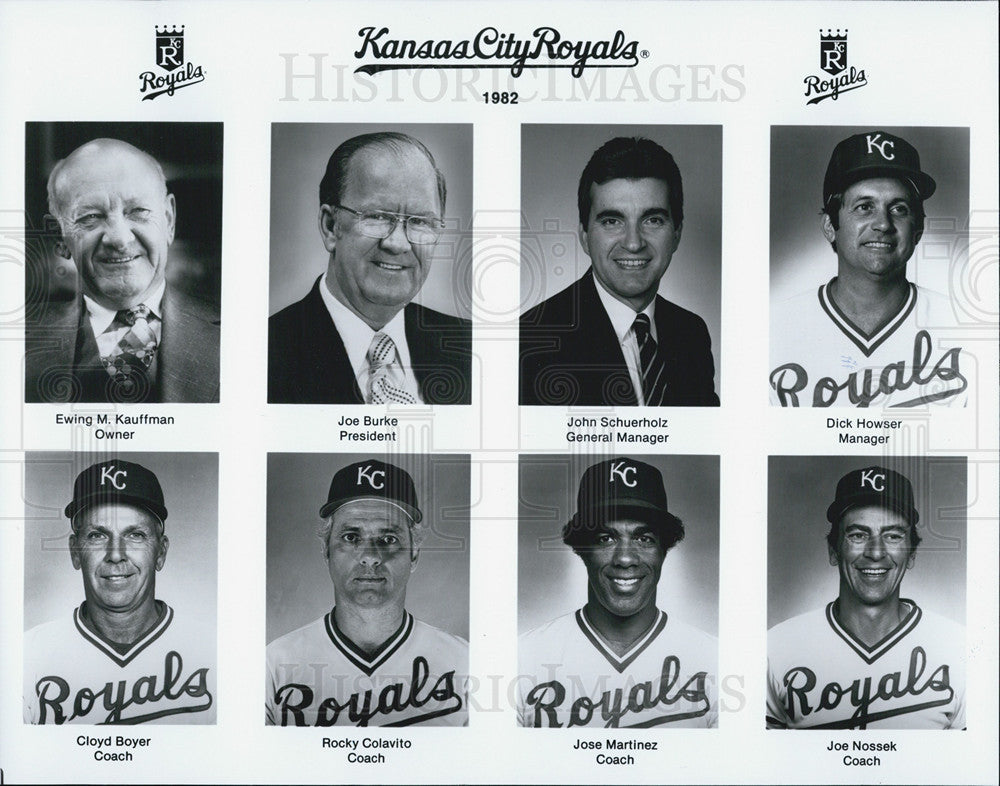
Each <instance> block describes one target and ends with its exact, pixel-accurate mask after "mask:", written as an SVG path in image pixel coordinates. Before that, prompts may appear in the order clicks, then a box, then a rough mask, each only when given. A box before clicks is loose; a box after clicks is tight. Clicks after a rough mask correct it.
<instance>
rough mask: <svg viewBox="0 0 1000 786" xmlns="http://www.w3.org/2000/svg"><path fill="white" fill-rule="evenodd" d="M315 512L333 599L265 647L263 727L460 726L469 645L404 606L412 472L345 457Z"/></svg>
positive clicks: (415, 512)
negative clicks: (318, 614)
mask: <svg viewBox="0 0 1000 786" xmlns="http://www.w3.org/2000/svg"><path fill="white" fill-rule="evenodd" d="M319 515H320V517H321V518H322V520H323V523H322V525H321V527H320V529H319V532H318V534H319V537H320V540H321V541H322V542H323V554H324V556H325V558H326V562H327V566H328V568H329V572H330V579H331V580H332V582H333V594H334V604H335V605H334V606H333V608H332V609H331V610H330V611H329V612H328V613H326V614H325V615H323V616H322V617H321V618H320V619H318V620H316V621H315V622H312V623H310V624H308V625H306V626H304V627H302V628H299V629H298V630H295V631H292V632H291V633H288V634H286V635H284V636H282V637H281V638H278V639H275V640H274V641H272V642H271V643H270V644H269V645H268V647H267V683H266V686H267V687H266V695H265V720H266V723H267V724H268V725H278V726H335V725H341V726H408V725H415V724H423V725H432V726H461V725H464V724H467V723H468V716H469V709H468V698H467V686H466V681H467V674H468V644H467V642H465V641H464V640H462V639H460V638H459V637H457V636H453V635H451V634H449V633H445V632H444V631H442V630H438V629H437V628H435V627H432V626H431V625H428V624H426V623H424V622H421V621H419V620H417V619H415V618H414V617H413V615H412V614H410V613H409V612H408V611H407V610H406V587H407V584H408V583H409V581H410V574H411V573H413V571H414V570H416V567H417V560H418V558H419V557H420V543H421V541H422V538H423V534H424V532H423V526H422V522H423V513H422V512H421V510H420V507H419V506H418V504H417V493H416V487H415V486H414V483H413V478H411V477H410V475H409V473H408V472H406V471H405V470H403V469H401V468H399V467H397V466H395V465H393V464H388V463H386V462H384V461H379V460H377V459H369V460H367V461H360V462H357V463H354V464H349V465H348V466H346V467H344V468H342V469H340V470H338V471H337V473H336V474H335V475H334V476H333V480H332V482H331V483H330V492H329V494H328V496H327V501H326V503H325V504H324V505H323V506H322V507H321V508H320V511H319Z"/></svg>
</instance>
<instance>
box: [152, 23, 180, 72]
mask: <svg viewBox="0 0 1000 786" xmlns="http://www.w3.org/2000/svg"><path fill="white" fill-rule="evenodd" d="M156 64H157V65H158V66H159V67H160V68H162V69H163V70H164V71H173V70H174V69H175V68H180V67H181V66H182V65H184V25H181V27H180V30H178V29H177V28H176V27H171V28H168V27H166V26H164V27H163V28H162V29H161V28H160V26H159V25H157V27H156Z"/></svg>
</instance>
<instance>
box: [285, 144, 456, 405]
mask: <svg viewBox="0 0 1000 786" xmlns="http://www.w3.org/2000/svg"><path fill="white" fill-rule="evenodd" d="M445 196H446V186H445V180H444V176H443V175H442V174H441V171H440V170H439V169H438V168H437V165H436V164H435V162H434V157H433V156H432V155H431V153H430V151H429V150H428V149H427V148H426V147H425V146H424V145H423V143H421V142H420V141H419V140H417V139H415V138H413V137H411V136H409V135H407V134H401V133H394V132H380V133H373V134H363V135H361V136H356V137H353V138H351V139H348V140H347V141H346V142H344V143H343V144H341V145H340V146H339V147H338V148H337V149H336V150H334V151H333V155H331V156H330V160H329V162H328V163H327V167H326V172H325V174H324V175H323V179H322V181H321V182H320V187H319V197H320V199H319V201H320V209H319V231H320V236H321V237H322V239H323V245H324V246H325V248H326V250H327V252H328V253H329V264H328V266H327V270H326V273H325V274H323V275H322V276H320V278H319V279H318V280H317V281H316V284H315V285H314V286H313V288H312V290H311V291H310V293H309V294H308V295H306V297H305V298H304V299H303V300H300V301H299V302H298V303H293V304H292V305H290V306H288V307H287V308H285V309H284V310H282V311H280V312H278V313H277V314H275V315H274V316H272V317H271V319H270V321H269V347H268V352H269V361H268V401H269V402H271V403H281V404H386V405H388V404H393V405H395V404H468V403H469V401H470V398H471V396H470V387H471V385H470V377H471V374H470V372H471V360H470V359H471V345H472V326H471V323H470V322H469V321H468V320H464V319H460V318H458V317H453V316H449V315H447V314H442V313H440V312H438V311H434V310H432V309H429V308H427V307H425V306H422V305H419V304H417V303H413V302H411V301H412V300H413V298H414V297H415V296H416V294H417V293H418V292H419V291H420V288H421V287H422V286H423V283H424V281H425V280H426V278H427V274H428V272H429V271H430V265H431V261H432V258H433V254H434V248H435V246H436V244H437V241H438V239H439V237H440V234H441V231H442V228H443V226H444V222H443V220H442V217H443V215H444V209H445Z"/></svg>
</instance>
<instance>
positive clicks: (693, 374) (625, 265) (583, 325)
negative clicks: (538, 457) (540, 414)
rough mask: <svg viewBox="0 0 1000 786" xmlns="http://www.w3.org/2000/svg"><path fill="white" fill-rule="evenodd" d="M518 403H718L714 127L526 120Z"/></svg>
mask: <svg viewBox="0 0 1000 786" xmlns="http://www.w3.org/2000/svg"><path fill="white" fill-rule="evenodd" d="M521 212H522V230H521V270H520V272H521V305H522V307H523V313H522V316H521V322H520V386H519V389H520V394H519V403H520V404H522V405H548V406H573V405H576V406H612V405H614V406H686V407H711V406H718V405H719V396H718V392H719V389H720V378H721V377H720V372H719V369H720V355H719V350H720V338H721V275H722V127H721V126H698V125H690V126H662V125H660V126H654V125H601V126H597V125H573V126H568V125H536V124H526V125H522V127H521Z"/></svg>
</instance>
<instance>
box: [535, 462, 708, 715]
mask: <svg viewBox="0 0 1000 786" xmlns="http://www.w3.org/2000/svg"><path fill="white" fill-rule="evenodd" d="M519 478H520V480H519V495H518V578H517V587H518V631H519V633H520V646H519V663H518V689H519V690H518V697H519V698H518V722H519V724H520V725H522V726H533V727H540V726H542V727H571V726H595V727H602V726H610V727H615V728H630V727H631V728H650V727H660V726H662V727H664V728H673V727H685V726H693V727H702V728H704V727H714V726H716V725H717V722H718V706H717V687H718V686H717V674H718V672H717V663H718V643H717V639H716V637H717V634H718V625H719V459H718V457H717V456H659V455H655V456H654V455H637V456H615V457H611V458H609V457H607V456H602V455H579V456H559V455H539V456H521V458H520V462H519ZM666 670H669V671H670V673H671V674H676V675H677V681H676V684H675V686H674V687H675V689H676V688H679V687H680V686H681V685H687V687H688V689H689V693H688V699H689V700H688V701H681V700H680V699H678V697H677V696H676V695H671V691H670V690H669V689H667V687H666V686H665V685H663V684H662V683H661V682H660V675H661V673H665V671H666ZM637 685H638V686H640V688H639V689H640V690H646V691H647V693H648V692H652V694H654V695H655V696H657V697H658V698H657V699H656V700H655V701H652V706H650V707H647V708H644V709H643V710H641V711H633V710H628V709H625V708H624V707H621V708H618V709H617V710H614V711H611V714H610V716H608V715H603V716H602V712H603V711H602V710H599V709H595V708H597V707H598V706H599V705H600V704H601V702H602V701H604V700H605V699H606V698H607V695H606V694H607V692H608V691H611V692H613V691H615V690H622V691H624V692H625V694H626V696H625V697H624V698H623V701H622V704H623V705H624V704H625V703H626V701H625V698H627V694H628V693H629V691H634V690H636V688H635V686H637ZM642 686H645V687H642ZM641 703H642V702H638V704H641ZM588 708H589V709H588Z"/></svg>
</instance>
